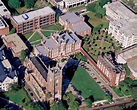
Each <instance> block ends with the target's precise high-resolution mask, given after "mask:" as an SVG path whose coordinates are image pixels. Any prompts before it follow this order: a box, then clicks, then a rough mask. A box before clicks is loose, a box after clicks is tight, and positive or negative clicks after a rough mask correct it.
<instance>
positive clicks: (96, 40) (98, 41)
mask: <svg viewBox="0 0 137 110" xmlns="http://www.w3.org/2000/svg"><path fill="white" fill-rule="evenodd" d="M83 41H84V42H83V43H84V44H83V48H84V49H85V50H86V51H87V52H88V53H89V55H90V56H91V57H92V58H93V59H94V60H95V61H97V57H98V55H102V54H105V53H106V52H109V51H110V50H115V52H116V53H117V52H118V51H119V50H120V46H119V45H118V43H117V42H115V41H114V40H113V38H112V37H111V36H110V35H109V34H107V32H105V31H101V32H100V33H93V34H92V35H90V36H85V37H84V38H83Z"/></svg>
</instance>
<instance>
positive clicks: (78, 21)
mask: <svg viewBox="0 0 137 110" xmlns="http://www.w3.org/2000/svg"><path fill="white" fill-rule="evenodd" d="M59 23H60V24H61V25H63V26H64V29H65V30H69V31H71V32H73V33H76V34H77V35H80V36H84V35H90V34H91V27H90V26H88V25H87V24H86V23H85V21H84V17H82V16H79V15H77V14H75V13H66V14H65V15H62V16H60V17H59Z"/></svg>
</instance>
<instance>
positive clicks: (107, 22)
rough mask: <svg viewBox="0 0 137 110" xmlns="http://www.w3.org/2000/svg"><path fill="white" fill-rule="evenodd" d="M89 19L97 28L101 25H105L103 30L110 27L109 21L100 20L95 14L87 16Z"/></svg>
mask: <svg viewBox="0 0 137 110" xmlns="http://www.w3.org/2000/svg"><path fill="white" fill-rule="evenodd" d="M86 15H87V16H88V17H89V20H88V22H89V23H90V24H91V25H92V26H93V27H97V26H98V25H100V24H103V28H107V27H108V26H109V21H108V20H107V19H106V18H105V17H103V18H98V17H96V16H95V13H93V12H89V13H87V14H86Z"/></svg>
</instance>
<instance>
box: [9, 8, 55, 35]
mask: <svg viewBox="0 0 137 110" xmlns="http://www.w3.org/2000/svg"><path fill="white" fill-rule="evenodd" d="M11 23H12V25H13V26H14V28H16V31H17V33H26V32H28V31H32V30H35V29H38V28H41V27H44V26H47V25H51V24H54V23H55V12H54V11H53V10H52V9H51V8H50V7H48V6H47V7H44V8H42V9H38V10H36V11H31V12H27V13H25V14H22V15H18V16H13V17H11Z"/></svg>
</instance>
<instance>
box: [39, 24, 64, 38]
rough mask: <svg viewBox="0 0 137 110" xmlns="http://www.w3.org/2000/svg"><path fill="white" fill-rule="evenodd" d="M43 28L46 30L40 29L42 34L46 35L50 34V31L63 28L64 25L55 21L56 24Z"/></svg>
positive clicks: (53, 31)
mask: <svg viewBox="0 0 137 110" xmlns="http://www.w3.org/2000/svg"><path fill="white" fill-rule="evenodd" d="M43 29H44V30H46V31H41V32H42V33H43V34H44V36H46V37H48V36H50V35H51V33H55V32H56V31H61V30H63V29H64V27H63V26H61V25H60V24H59V23H57V24H53V25H50V26H47V27H44V28H43Z"/></svg>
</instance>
